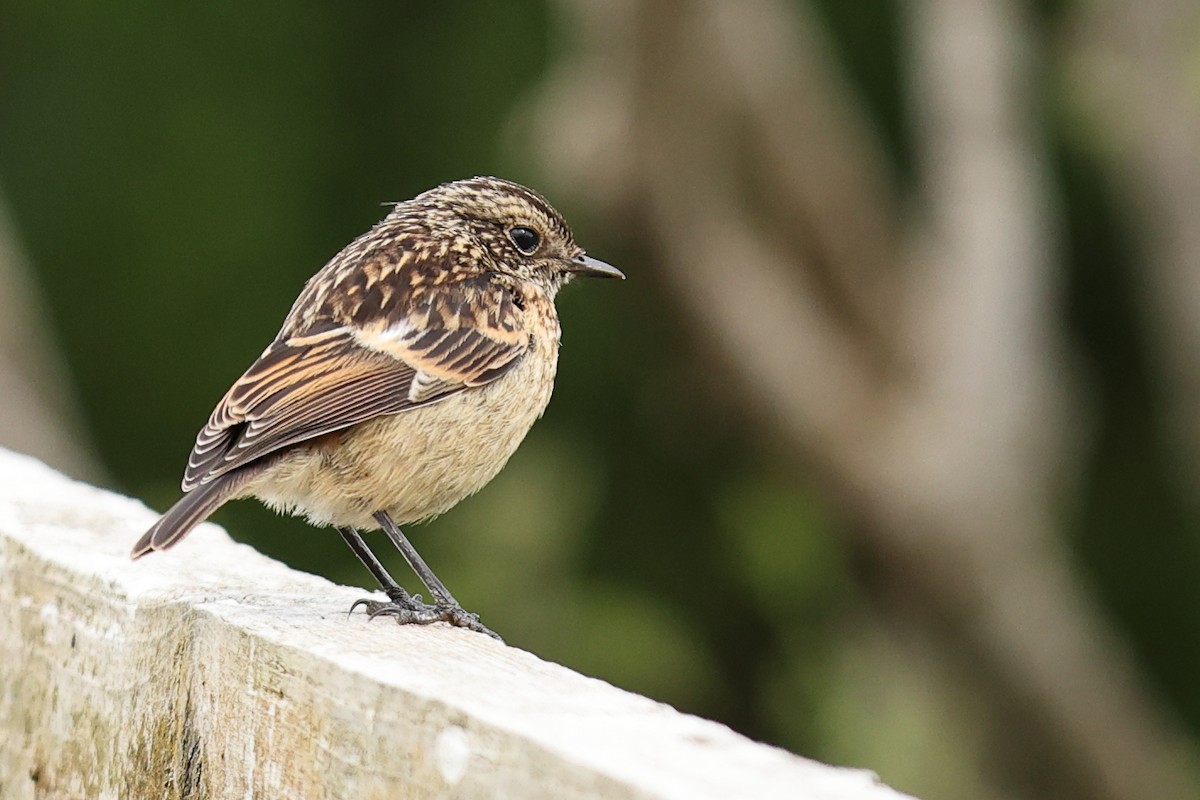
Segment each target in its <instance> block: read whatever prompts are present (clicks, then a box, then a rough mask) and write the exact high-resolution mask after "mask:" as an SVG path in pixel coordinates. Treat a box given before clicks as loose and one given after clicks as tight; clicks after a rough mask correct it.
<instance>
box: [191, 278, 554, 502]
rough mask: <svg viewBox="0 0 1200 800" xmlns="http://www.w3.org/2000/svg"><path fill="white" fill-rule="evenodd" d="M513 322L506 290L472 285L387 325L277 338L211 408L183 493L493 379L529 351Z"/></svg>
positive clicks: (362, 324) (362, 323) (379, 322)
mask: <svg viewBox="0 0 1200 800" xmlns="http://www.w3.org/2000/svg"><path fill="white" fill-rule="evenodd" d="M481 309H486V311H484V310H481ZM456 310H457V312H458V313H449V312H454V311H456ZM470 310H478V313H467V311H470ZM518 318H519V315H518V309H517V308H516V306H515V305H514V304H513V303H512V299H511V296H510V295H509V294H508V292H506V291H500V290H497V289H496V287H481V286H478V285H477V286H475V287H474V288H472V287H470V286H466V287H459V288H457V289H449V290H447V289H444V288H443V289H442V290H439V291H438V292H437V293H436V294H435V295H434V296H432V297H430V298H429V299H428V300H426V301H418V302H416V303H413V304H411V305H410V307H409V309H408V310H407V312H405V313H403V314H402V315H400V316H399V317H398V318H394V319H391V320H389V319H387V318H386V317H379V318H377V319H371V320H358V321H356V322H355V324H353V325H347V326H341V327H335V328H328V329H326V330H322V331H318V332H315V333H306V334H303V335H291V336H285V337H281V338H280V339H279V340H277V341H276V342H275V343H274V344H272V345H271V346H270V347H268V348H267V350H266V351H265V352H264V353H263V354H262V356H261V357H260V358H259V359H258V361H256V362H255V363H254V365H253V366H251V367H250V369H248V370H247V371H246V373H245V374H244V375H243V376H242V377H241V378H239V379H238V381H237V382H236V383H235V384H234V385H233V387H232V388H231V389H230V390H229V392H228V393H227V394H226V395H225V397H224V398H223V399H222V400H221V402H220V403H219V404H217V407H216V409H215V410H214V411H213V413H212V416H211V417H210V418H209V421H208V424H207V425H205V426H204V429H203V430H202V431H200V434H199V436H197V437H196V445H195V447H194V448H193V449H192V454H191V456H190V457H189V458H188V467H187V470H186V472H185V473H184V478H183V490H184V491H185V492H186V491H189V490H191V489H193V488H195V487H196V486H198V485H200V484H201V483H206V482H208V481H210V480H212V479H213V478H216V477H217V476H219V475H223V474H225V473H227V472H229V471H230V470H233V469H236V468H238V467H240V466H243V465H245V464H249V463H250V462H252V461H254V460H256V459H259V458H262V457H263V456H266V455H268V454H270V453H274V452H277V451H279V450H281V449H282V448H285V447H288V446H290V445H294V444H297V443H299V442H304V441H308V440H311V439H314V438H316V437H318V436H322V435H324V434H327V433H332V432H334V431H338V430H341V429H343V428H346V427H349V426H350V425H354V424H355V423H359V422H364V421H366V420H368V419H372V418H374V417H377V416H380V415H383V414H396V413H399V412H402V411H407V410H409V409H412V408H416V407H419V406H422V405H426V404H428V403H432V402H435V401H437V400H440V399H443V398H445V397H448V396H449V395H452V394H455V393H456V392H460V391H463V390H464V389H469V388H471V387H475V386H482V385H483V384H486V383H489V382H491V381H494V380H496V379H497V378H499V377H500V376H501V375H503V374H504V373H506V372H507V371H508V370H510V369H512V368H513V366H515V365H516V364H517V362H518V361H520V359H521V357H522V356H523V355H524V354H525V353H526V351H527V350H528V349H529V346H530V343H531V338H530V336H529V334H528V333H527V332H526V331H524V330H523V329H521V327H520V326H518V325H517V324H516V322H515V320H517V319H518Z"/></svg>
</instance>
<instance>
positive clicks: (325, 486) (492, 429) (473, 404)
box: [243, 353, 557, 530]
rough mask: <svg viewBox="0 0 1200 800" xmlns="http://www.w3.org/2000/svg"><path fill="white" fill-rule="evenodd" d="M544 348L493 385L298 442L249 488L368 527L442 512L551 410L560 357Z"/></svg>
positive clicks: (299, 510)
mask: <svg viewBox="0 0 1200 800" xmlns="http://www.w3.org/2000/svg"><path fill="white" fill-rule="evenodd" d="M536 355H537V354H534V353H531V354H530V355H529V356H527V357H526V358H525V359H523V360H522V362H521V363H520V364H518V365H517V366H516V367H515V368H514V369H513V371H512V372H510V373H508V374H506V375H505V376H504V377H502V378H500V379H499V380H497V381H495V382H493V383H490V384H488V385H486V386H482V387H478V388H474V389H467V390H464V391H462V392H459V393H458V394H455V395H451V396H449V397H447V398H445V399H443V400H440V401H437V402H435V403H432V404H430V405H426V406H421V407H418V408H415V409H412V410H411V411H404V412H401V413H399V414H391V415H388V416H383V417H378V418H376V419H373V420H368V421H367V422H363V423H359V424H358V425H355V426H353V427H351V428H348V429H347V430H345V431H341V432H339V433H336V434H331V435H329V436H327V437H323V438H322V439H321V440H319V441H317V442H314V443H312V444H310V445H300V446H297V447H295V448H294V449H292V450H291V451H289V452H288V453H287V454H285V455H284V456H283V457H281V458H280V459H279V460H278V461H277V462H276V463H275V464H274V465H273V466H272V467H271V468H270V469H268V470H266V471H265V472H264V474H263V476H262V477H261V478H260V479H258V480H256V481H254V482H253V483H252V484H250V485H248V486H247V489H246V491H245V492H244V493H243V494H244V495H253V496H256V497H258V498H259V499H260V500H262V501H263V502H264V503H266V504H267V505H269V506H271V507H272V508H274V509H276V510H279V511H285V512H288V513H293V514H299V515H303V516H305V517H307V518H308V519H309V520H310V521H311V522H313V523H314V524H317V525H338V526H349V527H355V528H361V529H366V530H371V529H375V528H378V527H379V524H378V523H377V522H376V521H375V520H374V518H373V516H372V515H373V514H374V513H375V512H377V511H387V512H388V514H389V515H390V516H391V517H392V519H393V520H395V521H396V522H397V523H398V524H404V523H408V522H415V521H418V520H422V519H427V518H429V517H432V516H435V515H437V514H440V513H442V512H443V511H446V510H447V509H449V508H450V507H451V506H453V505H454V504H456V503H457V502H458V501H460V500H462V499H463V498H464V497H467V496H468V495H471V494H473V493H475V492H477V491H479V490H480V489H481V488H483V487H484V486H485V485H486V484H487V483H488V481H490V480H491V479H492V478H494V477H495V476H496V473H498V472H499V471H500V470H501V468H502V467H503V466H504V465H505V463H506V462H507V461H508V459H509V457H510V456H511V455H512V454H513V452H514V451H515V450H516V449H517V446H518V445H520V443H521V441H522V440H523V439H524V438H525V434H526V433H528V432H529V429H530V427H531V426H532V425H533V423H534V422H535V421H536V420H537V418H538V417H540V416H541V415H542V412H543V411H544V410H545V408H546V405H547V403H549V401H550V394H551V391H552V389H553V382H554V371H555V364H556V360H557V359H556V358H553V357H551V358H545V357H543V358H537V357H536ZM553 355H555V356H556V355H557V354H553Z"/></svg>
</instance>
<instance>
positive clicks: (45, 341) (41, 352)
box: [0, 203, 102, 480]
mask: <svg viewBox="0 0 1200 800" xmlns="http://www.w3.org/2000/svg"><path fill="white" fill-rule="evenodd" d="M35 297H36V293H35V292H34V290H33V288H32V286H31V285H30V283H29V279H28V271H27V270H26V268H25V262H24V259H23V258H22V257H21V252H20V249H19V248H18V246H17V244H16V237H15V235H14V233H13V229H12V226H11V225H10V224H9V218H8V214H7V209H6V208H5V206H4V205H3V203H0V445H2V446H4V447H8V448H11V449H13V450H18V451H20V452H23V453H28V454H30V455H33V456H37V457H38V458H40V459H42V460H43V461H45V462H46V463H47V464H50V465H51V466H53V467H56V468H57V469H60V470H62V471H64V472H67V473H69V474H70V475H73V476H75V477H78V478H89V479H92V480H97V479H99V477H100V476H101V475H102V473H101V471H100V469H99V467H98V466H97V464H96V462H95V460H94V458H93V456H92V454H91V448H90V446H89V444H88V443H87V441H86V439H85V437H84V436H83V435H82V434H81V432H80V431H81V426H80V425H79V424H78V417H77V415H76V413H75V411H74V409H73V408H72V407H71V402H70V400H69V399H68V398H69V394H68V392H67V391H66V388H65V387H66V385H67V382H66V380H65V379H64V378H63V368H62V365H61V361H60V360H59V357H58V354H57V352H56V350H55V347H54V339H53V336H52V335H51V333H50V331H49V329H48V328H47V326H46V325H45V324H44V322H43V321H42V319H41V314H40V312H39V308H38V304H37V302H36V301H35Z"/></svg>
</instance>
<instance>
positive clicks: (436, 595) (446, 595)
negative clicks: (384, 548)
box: [360, 511, 462, 608]
mask: <svg viewBox="0 0 1200 800" xmlns="http://www.w3.org/2000/svg"><path fill="white" fill-rule="evenodd" d="M375 519H377V520H379V524H380V525H381V526H382V527H383V532H384V533H386V534H387V536H388V538H389V539H391V540H392V544H394V545H396V549H397V550H399V551H400V555H402V556H404V560H405V561H407V562H408V565H409V566H410V567H412V571H413V572H415V573H417V577H418V578H420V579H421V583H423V584H425V588H427V589H428V590H429V593H430V594H431V595H433V600H434V602H435V603H437V604H438V605H440V606H457V607H458V608H462V606H460V605H459V603H458V601H457V600H455V599H454V595H452V594H450V590H449V589H447V588H446V584H444V583H442V582H441V581H440V580H438V576H437V575H434V574H433V570H431V569H430V568H429V565H428V564H426V563H425V559H423V558H421V554H420V553H418V552H417V548H415V547H413V546H412V543H411V542H409V541H408V537H407V536H405V535H404V532H403V531H401V530H400V526H398V525H397V524H396V523H394V522H392V518H391V517H389V516H388V514H387V512H386V511H380V512H378V513H376V514H375ZM360 558H361V556H360ZM368 569H369V568H368Z"/></svg>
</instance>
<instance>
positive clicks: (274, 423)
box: [131, 177, 625, 639]
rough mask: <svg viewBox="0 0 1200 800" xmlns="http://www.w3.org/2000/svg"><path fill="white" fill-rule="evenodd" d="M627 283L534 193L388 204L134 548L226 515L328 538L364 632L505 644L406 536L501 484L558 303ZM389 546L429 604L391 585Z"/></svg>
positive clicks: (531, 412) (496, 188) (548, 348)
mask: <svg viewBox="0 0 1200 800" xmlns="http://www.w3.org/2000/svg"><path fill="white" fill-rule="evenodd" d="M575 277H598V278H620V279H623V278H624V277H625V276H624V274H623V273H622V272H621V271H620V270H618V269H617V268H616V267H613V266H611V265H610V264H607V263H605V262H603V261H600V260H599V259H596V258H593V257H591V256H589V255H587V254H586V253H585V251H584V250H583V249H582V248H581V247H580V246H579V245H577V244H576V243H575V238H574V235H573V234H572V233H571V229H570V228H569V227H568V226H567V223H566V221H565V220H564V219H563V217H562V215H561V214H560V213H559V212H558V211H556V210H555V209H554V208H553V207H552V206H551V205H550V204H549V203H548V202H547V201H546V199H545V198H544V197H543V196H542V195H541V194H539V193H537V192H536V191H534V190H532V189H529V188H527V187H525V186H522V185H520V184H518V183H514V182H512V181H508V180H504V179H500V178H493V177H475V178H470V179H465V180H458V181H452V182H449V183H443V184H441V185H440V186H437V187H434V188H432V189H429V190H428V191H425V192H423V193H422V194H419V195H417V196H416V197H414V198H413V199H411V200H407V201H404V202H400V203H396V204H395V205H394V207H393V208H392V210H391V211H390V212H389V213H388V214H387V216H385V217H384V218H383V219H382V220H381V221H380V222H378V223H377V224H376V225H375V226H374V227H373V228H371V230H369V231H368V232H367V233H364V234H363V235H361V236H359V237H358V238H357V239H355V240H354V241H352V242H351V243H350V244H349V245H347V246H346V247H345V248H344V249H342V251H341V252H339V253H338V254H337V255H336V256H334V257H333V258H332V259H331V260H330V261H329V262H328V263H327V264H325V266H324V267H323V268H321V269H320V270H319V271H318V272H317V273H316V274H315V275H313V277H312V278H310V279H309V280H308V282H307V283H306V284H305V285H304V288H303V289H302V291H301V292H300V295H299V296H298V297H297V299H296V301H295V303H294V304H293V305H292V308H291V311H290V312H289V313H288V315H287V317H286V318H285V319H284V322H283V326H282V327H281V328H280V330H279V333H278V334H277V335H276V337H275V339H274V341H272V342H271V343H270V344H269V345H268V346H267V348H266V349H265V350H264V351H263V352H262V355H261V356H259V357H258V360H256V361H255V362H254V363H253V364H252V365H251V366H250V368H249V369H247V370H246V372H245V373H244V374H243V375H242V376H241V377H240V378H238V379H237V380H236V381H235V382H234V384H233V386H232V387H231V388H230V389H229V391H228V392H226V394H225V396H224V397H223V398H222V399H221V401H220V402H219V403H217V406H216V408H215V409H214V410H213V412H212V414H211V415H210V416H209V419H208V422H207V424H205V425H204V427H203V428H202V429H201V431H200V433H199V434H198V435H197V437H196V443H195V446H194V447H193V448H192V452H191V454H190V455H189V457H188V461H187V468H186V469H185V471H184V476H183V482H182V489H183V492H184V494H183V496H182V498H180V499H179V500H178V501H177V502H176V503H175V504H174V505H173V506H171V507H170V508H169V509H168V510H167V511H166V512H165V513H164V514H163V515H162V516H161V517H160V518H159V519H158V521H157V522H155V523H154V525H153V526H152V527H151V528H150V529H149V530H148V531H146V533H145V534H144V535H143V536H142V537H141V538H140V539H139V540H138V541H137V544H135V545H134V547H133V551H132V554H131V555H132V557H133V558H134V559H137V558H139V557H141V556H144V555H146V554H147V553H150V552H152V551H156V550H165V549H167V548H169V547H171V546H173V545H175V544H177V543H178V542H179V540H181V539H182V538H183V537H184V536H186V535H187V534H188V533H189V532H190V531H191V530H192V529H193V528H195V527H196V526H197V525H199V524H200V523H201V522H203V521H204V520H206V519H207V518H208V517H209V516H210V515H211V514H212V513H213V512H214V511H216V510H217V509H218V508H219V507H221V506H222V505H223V504H225V503H226V502H228V501H230V500H234V499H240V498H249V497H253V498H257V499H258V500H260V501H261V502H263V503H264V504H265V505H267V506H268V507H270V508H271V509H273V510H275V511H277V512H280V513H285V514H291V515H295V516H302V517H304V518H306V519H307V521H308V522H309V523H311V524H313V525H315V526H318V527H332V528H334V529H336V530H337V531H338V533H339V534H341V536H342V538H343V539H344V540H345V542H346V544H347V545H349V547H350V549H351V550H352V551H353V552H354V554H355V555H356V556H357V557H358V558H359V560H360V561H361V562H362V563H363V565H364V566H365V567H366V568H367V570H368V571H370V572H371V574H372V575H373V577H374V578H375V580H377V581H378V582H379V585H380V586H381V588H382V589H383V591H384V593H385V594H386V595H387V597H388V602H386V603H385V602H381V601H377V600H374V599H365V600H360V601H358V602H357V603H355V604H354V605H353V606H352V607H351V611H352V612H353V611H354V610H355V609H356V608H357V607H358V606H359V605H363V606H365V608H366V610H367V612H368V613H369V615H370V617H371V618H374V617H376V616H392V617H395V619H396V620H397V621H398V622H400V623H401V624H405V623H412V624H430V623H433V622H439V621H440V622H446V623H449V624H450V625H453V626H457V627H461V628H467V629H470V630H475V631H479V632H481V633H486V634H488V635H490V636H493V637H495V638H497V639H498V638H500V637H499V636H497V635H496V634H495V633H494V632H493V631H491V630H490V629H489V628H487V626H485V625H484V624H483V623H482V622H481V621H480V619H479V615H477V614H474V613H471V612H467V611H465V610H464V609H463V607H462V606H461V605H460V604H459V602H458V601H457V600H456V599H455V598H454V596H453V595H452V594H451V593H450V592H449V590H448V589H447V588H446V586H445V584H443V583H442V582H441V581H440V580H439V579H438V578H437V576H436V575H435V574H434V573H433V571H432V570H431V569H430V568H429V566H428V565H427V564H426V563H425V561H424V559H422V558H421V556H420V555H419V554H418V553H417V551H416V549H415V548H414V547H413V546H412V544H411V543H410V542H409V540H408V538H407V537H406V536H405V534H404V532H403V531H402V529H401V526H404V525H409V524H411V523H415V522H421V521H424V520H428V519H431V518H433V517H435V516H437V515H439V514H441V513H442V512H444V511H447V510H448V509H450V508H451V507H453V506H454V505H455V504H457V503H458V502H459V501H460V500H462V499H463V498H465V497H467V496H469V495H471V494H474V493H475V492H477V491H478V490H479V489H481V488H483V486H485V485H486V484H487V483H488V482H489V481H491V479H492V478H494V477H495V476H496V474H497V473H499V471H500V470H501V469H502V468H503V467H504V465H505V463H506V462H507V461H508V459H509V457H510V456H512V454H513V453H514V452H515V451H516V449H517V447H518V445H519V444H520V443H521V441H522V440H523V439H524V438H525V435H526V433H528V431H529V429H530V428H531V426H532V425H533V423H534V422H535V421H536V420H537V419H538V418H539V417H541V416H542V413H543V412H544V411H545V409H546V406H547V404H548V403H549V401H550V396H551V393H552V391H553V388H554V377H555V372H556V370H557V365H558V354H559V342H560V337H561V328H560V326H559V319H558V313H557V310H556V308H555V304H554V303H555V298H556V296H557V294H558V291H559V290H560V289H561V288H562V287H563V286H564V285H566V284H567V283H568V282H569V281H570V280H571V279H572V278H575ZM380 529H382V530H383V532H384V533H385V534H386V535H387V537H388V538H389V539H390V540H391V541H392V543H393V544H394V545H395V546H396V548H397V549H399V550H400V552H401V554H402V555H403V556H404V558H405V560H406V561H407V562H408V564H409V566H410V567H411V568H412V570H413V571H414V572H415V573H416V575H417V577H418V578H420V580H421V582H422V583H423V584H424V585H425V588H426V589H427V590H428V591H429V593H430V595H431V599H432V602H431V603H425V602H424V601H423V599H422V597H421V596H420V595H419V594H410V593H409V592H408V591H406V590H405V589H404V588H402V587H401V586H400V584H399V583H397V582H396V581H395V579H393V578H392V576H391V575H390V574H389V573H388V571H387V570H386V569H385V568H384V566H383V564H382V563H381V562H380V561H379V559H378V558H377V557H376V556H375V554H374V553H373V552H372V551H371V549H370V548H369V547H368V546H367V544H366V542H365V540H364V539H363V536H362V532H364V531H375V530H380Z"/></svg>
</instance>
